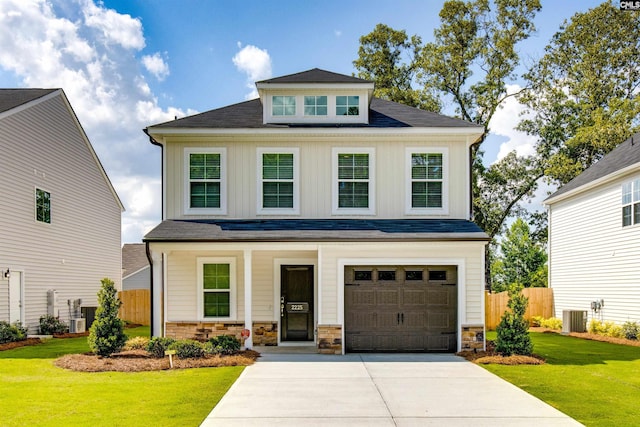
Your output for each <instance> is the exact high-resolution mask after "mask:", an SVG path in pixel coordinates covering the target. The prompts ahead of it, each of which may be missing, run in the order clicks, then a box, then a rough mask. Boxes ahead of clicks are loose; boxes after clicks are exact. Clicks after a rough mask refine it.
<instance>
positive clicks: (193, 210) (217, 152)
mask: <svg viewBox="0 0 640 427" xmlns="http://www.w3.org/2000/svg"><path fill="white" fill-rule="evenodd" d="M184 158H185V166H184V168H185V174H186V179H185V212H186V213H187V214H225V213H226V149H224V148H186V149H185V152H184Z"/></svg>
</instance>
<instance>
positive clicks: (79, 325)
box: [69, 317, 87, 334]
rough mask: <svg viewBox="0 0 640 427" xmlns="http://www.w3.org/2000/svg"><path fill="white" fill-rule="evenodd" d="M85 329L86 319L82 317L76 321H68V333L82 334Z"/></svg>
mask: <svg viewBox="0 0 640 427" xmlns="http://www.w3.org/2000/svg"><path fill="white" fill-rule="evenodd" d="M86 329H87V322H86V319H85V318H83V317H79V318H77V319H71V320H70V321H69V332H71V333H72V334H77V333H80V332H84V331H85V330H86Z"/></svg>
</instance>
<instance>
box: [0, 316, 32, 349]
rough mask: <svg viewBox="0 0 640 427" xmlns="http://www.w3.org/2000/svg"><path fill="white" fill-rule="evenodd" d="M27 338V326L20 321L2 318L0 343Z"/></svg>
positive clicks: (0, 322) (0, 321)
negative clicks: (9, 320)
mask: <svg viewBox="0 0 640 427" xmlns="http://www.w3.org/2000/svg"><path fill="white" fill-rule="evenodd" d="M26 339H27V328H25V327H23V326H22V324H20V322H15V323H13V324H11V323H9V322H5V321H4V320H0V344H5V343H8V342H15V341H24V340H26Z"/></svg>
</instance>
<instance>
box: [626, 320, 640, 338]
mask: <svg viewBox="0 0 640 427" xmlns="http://www.w3.org/2000/svg"><path fill="white" fill-rule="evenodd" d="M622 333H623V334H624V337H625V338H626V339H628V340H637V339H638V335H640V325H638V322H630V321H627V322H624V324H623V325H622Z"/></svg>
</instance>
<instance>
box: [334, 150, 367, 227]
mask: <svg viewBox="0 0 640 427" xmlns="http://www.w3.org/2000/svg"><path fill="white" fill-rule="evenodd" d="M333 158H334V160H333V163H334V167H333V169H334V191H333V193H334V196H333V199H334V203H333V206H334V209H333V211H334V213H354V214H369V215H372V214H374V206H375V194H374V191H373V188H374V174H375V168H374V167H373V166H374V165H375V160H374V151H373V149H370V148H365V149H362V148H357V149H337V148H334V149H333Z"/></svg>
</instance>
